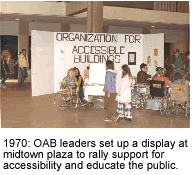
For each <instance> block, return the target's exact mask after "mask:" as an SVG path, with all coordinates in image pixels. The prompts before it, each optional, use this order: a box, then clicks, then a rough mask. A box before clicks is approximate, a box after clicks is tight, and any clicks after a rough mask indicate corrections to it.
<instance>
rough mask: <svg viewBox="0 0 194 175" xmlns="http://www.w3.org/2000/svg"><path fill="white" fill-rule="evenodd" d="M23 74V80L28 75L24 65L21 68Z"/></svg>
mask: <svg viewBox="0 0 194 175" xmlns="http://www.w3.org/2000/svg"><path fill="white" fill-rule="evenodd" d="M23 76H24V80H25V79H26V78H27V77H28V71H27V68H26V67H24V68H23Z"/></svg>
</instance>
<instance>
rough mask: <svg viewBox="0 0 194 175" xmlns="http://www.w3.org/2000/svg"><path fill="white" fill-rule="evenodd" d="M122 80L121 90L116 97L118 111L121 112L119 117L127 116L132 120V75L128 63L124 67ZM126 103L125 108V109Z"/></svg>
mask: <svg viewBox="0 0 194 175" xmlns="http://www.w3.org/2000/svg"><path fill="white" fill-rule="evenodd" d="M121 69H122V77H121V78H122V82H121V90H120V93H119V94H118V96H117V97H116V101H118V107H117V112H118V113H119V116H118V118H117V119H119V118H121V119H122V118H123V119H124V118H126V119H127V120H129V121H131V120H132V115H131V104H130V102H131V84H132V75H131V71H130V68H129V67H128V65H126V64H124V65H123V66H122V67H121ZM124 105H125V109H124Z"/></svg>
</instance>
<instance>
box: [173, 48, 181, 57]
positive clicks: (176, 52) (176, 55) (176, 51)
mask: <svg viewBox="0 0 194 175" xmlns="http://www.w3.org/2000/svg"><path fill="white" fill-rule="evenodd" d="M179 55H180V51H179V49H176V50H175V51H174V56H175V57H176V58H178V56H179Z"/></svg>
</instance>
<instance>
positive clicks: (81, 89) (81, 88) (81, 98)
mask: <svg viewBox="0 0 194 175" xmlns="http://www.w3.org/2000/svg"><path fill="white" fill-rule="evenodd" d="M78 94H79V98H80V100H83V99H84V92H83V87H80V88H79V92H78Z"/></svg>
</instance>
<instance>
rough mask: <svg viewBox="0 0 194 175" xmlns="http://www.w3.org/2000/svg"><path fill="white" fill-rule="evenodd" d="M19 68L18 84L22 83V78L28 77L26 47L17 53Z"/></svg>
mask: <svg viewBox="0 0 194 175" xmlns="http://www.w3.org/2000/svg"><path fill="white" fill-rule="evenodd" d="M18 62H19V70H20V73H21V79H20V82H19V83H18V86H20V85H23V84H24V80H25V79H26V78H27V77H28V68H29V63H28V57H27V55H26V49H22V52H21V53H20V55H19V59H18Z"/></svg>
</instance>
